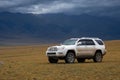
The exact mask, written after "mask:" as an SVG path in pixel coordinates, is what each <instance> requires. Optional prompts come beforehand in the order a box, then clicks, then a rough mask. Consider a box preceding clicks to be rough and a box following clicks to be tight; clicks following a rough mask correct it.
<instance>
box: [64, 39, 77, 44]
mask: <svg viewBox="0 0 120 80" xmlns="http://www.w3.org/2000/svg"><path fill="white" fill-rule="evenodd" d="M76 41H77V40H72V39H68V40H66V41H64V42H63V43H62V45H75V42H76Z"/></svg>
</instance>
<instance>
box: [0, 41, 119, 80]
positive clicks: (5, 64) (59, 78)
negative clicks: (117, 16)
mask: <svg viewBox="0 0 120 80" xmlns="http://www.w3.org/2000/svg"><path fill="white" fill-rule="evenodd" d="M105 43H106V46H107V54H106V55H105V56H104V59H103V62H102V63H94V62H93V61H92V60H87V61H86V62H85V63H77V61H76V62H75V63H74V64H65V63H64V61H59V63H58V64H50V63H48V61H47V57H46V56H45V51H46V49H47V47H48V46H47V45H41V46H17V47H15V46H14V47H0V80H120V41H106V42H105Z"/></svg>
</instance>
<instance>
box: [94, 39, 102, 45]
mask: <svg viewBox="0 0 120 80" xmlns="http://www.w3.org/2000/svg"><path fill="white" fill-rule="evenodd" d="M95 41H96V42H97V43H98V44H99V45H104V44H103V42H102V41H101V40H95Z"/></svg>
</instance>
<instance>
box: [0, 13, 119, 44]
mask: <svg viewBox="0 0 120 80" xmlns="http://www.w3.org/2000/svg"><path fill="white" fill-rule="evenodd" d="M83 36H85V37H99V38H102V39H103V40H111V39H112V40H113V39H120V18H119V17H118V18H117V17H108V16H93V15H88V14H79V15H70V14H62V13H61V14H60V13H59V14H40V15H34V14H21V13H10V12H1V13H0V45H4V44H6V45H7V44H29V43H32V44H39V43H40V44H44V43H57V42H61V41H63V40H65V39H68V38H71V37H83Z"/></svg>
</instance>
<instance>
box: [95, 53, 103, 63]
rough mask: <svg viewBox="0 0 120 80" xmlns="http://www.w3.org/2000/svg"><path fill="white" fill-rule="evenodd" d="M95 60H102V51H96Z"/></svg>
mask: <svg viewBox="0 0 120 80" xmlns="http://www.w3.org/2000/svg"><path fill="white" fill-rule="evenodd" d="M93 61H94V62H102V53H101V52H96V54H95V56H94V58H93Z"/></svg>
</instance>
